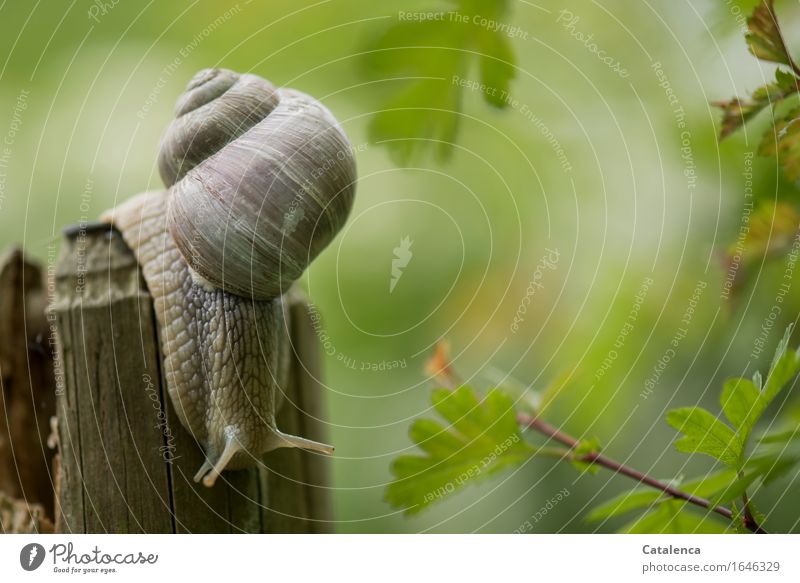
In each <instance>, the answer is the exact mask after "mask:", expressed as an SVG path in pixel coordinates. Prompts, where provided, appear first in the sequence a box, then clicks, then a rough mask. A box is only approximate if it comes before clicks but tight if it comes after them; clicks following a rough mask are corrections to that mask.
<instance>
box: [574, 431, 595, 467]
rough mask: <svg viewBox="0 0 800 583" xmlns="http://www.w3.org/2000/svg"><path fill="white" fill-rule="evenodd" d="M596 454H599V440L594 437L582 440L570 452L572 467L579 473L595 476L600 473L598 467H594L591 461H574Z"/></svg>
mask: <svg viewBox="0 0 800 583" xmlns="http://www.w3.org/2000/svg"><path fill="white" fill-rule="evenodd" d="M596 453H600V440H599V439H597V438H596V437H592V438H591V439H582V440H581V441H580V442H579V443H578V445H576V446H575V448H574V449H573V450H572V455H573V457H572V465H573V466H575V467H576V468H578V469H579V470H581V471H587V472H589V473H590V474H596V473H597V472H598V471H600V466H598V465H596V464H595V463H594V462H592V461H585V460H581V459H576V458H581V457H585V456H588V455H592V454H596Z"/></svg>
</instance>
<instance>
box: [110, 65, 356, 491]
mask: <svg viewBox="0 0 800 583" xmlns="http://www.w3.org/2000/svg"><path fill="white" fill-rule="evenodd" d="M176 111H177V114H178V117H177V119H176V120H175V121H174V122H173V124H172V125H171V126H170V128H169V129H168V131H167V134H166V136H165V138H164V141H163V144H162V150H161V155H160V157H159V168H160V171H161V174H162V177H163V179H164V181H165V183H166V184H167V186H168V187H169V190H164V191H153V192H146V193H142V194H140V195H137V196H135V197H133V198H132V199H130V200H128V201H126V202H125V203H123V204H122V205H120V206H118V207H117V208H115V209H114V210H113V211H111V212H109V213H107V214H106V215H105V217H104V218H105V219H106V220H108V221H110V222H112V223H113V224H114V225H115V226H116V227H117V229H118V230H119V231H120V232H121V233H122V235H123V238H124V239H125V241H126V243H127V244H128V245H129V246H130V247H131V249H132V250H133V252H134V254H135V255H136V257H137V260H138V262H139V264H140V266H141V269H142V273H143V275H144V279H145V281H146V283H147V286H148V289H149V291H150V294H151V296H152V297H153V304H154V309H155V314H156V321H157V324H158V329H159V336H160V343H161V352H162V359H163V364H164V376H165V380H166V385H167V392H168V394H169V396H170V399H171V401H172V403H173V405H174V408H175V411H176V413H177V415H178V418H179V419H180V421H181V424H182V425H183V426H184V427H185V428H186V429H187V430H188V431H189V432H190V433H191V434H192V435H193V436H194V437H195V439H196V440H197V441H198V443H199V444H200V445H201V446H202V447H203V449H204V451H205V454H206V463H205V464H203V466H202V467H201V468H200V469H199V471H198V472H197V475H196V476H195V481H199V480H201V479H202V480H203V483H204V484H205V485H207V486H211V485H213V484H214V482H215V480H216V479H217V478H218V477H219V475H220V473H221V472H222V470H224V469H237V468H244V467H248V466H250V465H254V464H255V463H258V461H259V460H260V457H261V455H262V454H263V453H266V452H268V451H271V450H273V449H277V448H280V447H299V448H304V449H309V450H314V451H319V452H322V453H326V454H331V453H332V452H333V447H331V446H329V445H325V444H322V443H318V442H315V441H311V440H307V439H304V438H302V437H296V436H291V435H286V434H284V433H282V432H281V431H280V430H279V429H278V428H277V427H276V422H275V415H276V411H277V409H278V407H279V406H280V404H281V400H282V397H281V396H282V391H283V388H285V387H286V386H287V383H288V382H289V370H290V369H291V367H290V358H291V355H290V353H291V351H292V341H291V338H290V337H289V332H288V330H289V329H290V326H289V324H290V322H289V319H290V315H291V314H290V309H289V304H290V303H291V302H292V301H293V298H294V297H295V296H294V290H290V287H291V285H292V283H293V282H294V280H295V279H296V278H297V277H299V276H300V275H301V274H302V272H303V271H304V269H305V268H306V267H307V265H308V264H309V263H310V261H312V260H313V258H314V257H316V255H317V254H318V253H319V252H320V251H321V250H322V249H323V248H324V247H325V246H327V245H328V243H330V241H331V240H332V239H333V237H335V235H336V233H337V231H338V230H339V229H340V228H341V226H342V225H343V224H344V222H345V221H346V218H347V215H348V213H349V211H350V207H351V206H352V201H353V195H354V181H355V164H354V161H353V156H352V149H351V148H350V147H349V142H348V141H347V138H346V136H345V135H344V133H343V131H342V130H341V128H340V127H339V125H338V123H337V122H336V120H335V119H334V118H333V116H332V115H331V113H330V112H329V111H328V110H327V109H325V108H324V107H323V106H322V105H321V104H318V103H317V102H315V101H314V100H313V99H312V98H310V97H308V96H305V95H303V94H300V93H298V92H294V91H291V90H281V89H275V88H274V87H272V85H270V84H269V83H268V82H267V81H265V80H263V79H261V78H259V77H256V76H253V75H238V74H236V73H233V72H232V71H226V70H216V69H215V70H206V71H201V72H200V73H198V75H196V76H195V78H194V79H193V80H192V81H191V82H190V83H189V85H188V87H187V90H186V92H185V93H184V95H182V96H181V98H180V99H179V101H178V105H177V108H176Z"/></svg>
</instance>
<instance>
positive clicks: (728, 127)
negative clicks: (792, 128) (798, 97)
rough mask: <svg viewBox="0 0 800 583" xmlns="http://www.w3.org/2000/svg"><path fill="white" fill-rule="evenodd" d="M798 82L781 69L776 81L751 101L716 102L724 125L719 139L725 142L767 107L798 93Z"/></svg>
mask: <svg viewBox="0 0 800 583" xmlns="http://www.w3.org/2000/svg"><path fill="white" fill-rule="evenodd" d="M797 91H798V80H797V77H795V76H794V75H793V74H792V73H788V72H786V71H783V70H781V69H776V71H775V81H774V82H773V83H768V84H766V85H763V86H762V87H759V88H758V89H756V90H755V91H753V93H752V94H751V96H750V99H749V100H742V99H739V98H738V97H734V98H733V99H731V100H729V101H716V102H713V105H715V106H717V107H719V108H720V109H721V110H722V125H721V128H720V132H719V139H720V140H723V139H725V138H726V137H728V136H729V135H730V134H732V133H733V132H735V131H736V130H737V129H739V128H740V127H742V126H743V125H744V124H745V123H747V122H748V121H750V120H751V119H752V118H754V117H755V116H756V115H758V114H759V113H761V111H763V110H764V108H766V107H767V106H770V105H775V104H777V103H780V102H781V101H783V100H784V99H786V98H787V97H789V96H790V95H793V94H794V93H797Z"/></svg>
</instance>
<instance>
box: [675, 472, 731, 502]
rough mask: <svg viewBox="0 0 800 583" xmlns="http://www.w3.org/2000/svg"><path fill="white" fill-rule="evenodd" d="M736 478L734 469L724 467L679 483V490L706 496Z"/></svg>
mask: <svg viewBox="0 0 800 583" xmlns="http://www.w3.org/2000/svg"><path fill="white" fill-rule="evenodd" d="M735 479H736V471H735V470H732V469H725V470H722V471H719V472H716V473H713V474H709V475H707V476H704V477H702V478H695V479H694V480H691V481H689V482H685V483H683V484H681V490H683V491H685V492H688V493H689V494H694V495H695V496H701V497H703V498H708V497H709V496H711V495H712V494H714V493H716V492H719V491H720V490H721V489H722V488H724V487H725V486H727V485H728V484H730V483H731V482H733V481H734V480H735Z"/></svg>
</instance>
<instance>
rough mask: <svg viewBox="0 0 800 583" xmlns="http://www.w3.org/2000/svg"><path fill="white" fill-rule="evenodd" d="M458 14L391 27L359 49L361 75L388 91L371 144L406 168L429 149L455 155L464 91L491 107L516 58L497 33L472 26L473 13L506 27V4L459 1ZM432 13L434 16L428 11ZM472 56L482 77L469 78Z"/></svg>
mask: <svg viewBox="0 0 800 583" xmlns="http://www.w3.org/2000/svg"><path fill="white" fill-rule="evenodd" d="M455 4H456V5H457V9H456V11H450V12H447V11H436V12H435V14H437V15H440V16H441V17H437V18H436V19H427V20H422V21H401V20H398V21H397V22H395V23H393V24H392V25H391V26H389V27H388V28H387V29H385V30H384V31H383V32H382V33H381V34H380V35H378V36H377V37H375V39H374V40H373V41H372V42H370V43H369V46H368V47H367V49H366V50H365V51H364V54H365V56H364V58H363V64H364V70H365V72H366V73H367V74H368V75H369V76H370V77H373V78H374V79H376V80H379V81H381V84H380V86H381V87H388V88H389V89H390V90H391V94H390V96H389V97H388V98H387V99H386V101H385V103H384V104H383V106H382V107H381V108H380V110H379V111H378V112H377V113H376V114H375V115H374V116H373V118H372V120H371V122H370V125H369V137H370V140H372V141H374V142H376V143H382V144H385V145H386V146H387V148H388V149H389V153H390V155H391V156H392V159H393V160H394V161H395V163H397V164H400V165H407V164H408V163H409V162H410V161H411V160H412V158H413V156H414V154H416V153H417V152H422V151H424V150H425V149H427V148H433V149H434V150H435V151H436V153H437V157H438V158H439V160H446V159H447V158H448V157H449V156H450V154H451V153H452V150H453V142H454V141H455V139H456V136H457V134H458V126H459V121H460V118H461V104H462V99H463V93H464V92H465V91H475V92H477V93H479V94H480V95H482V96H483V99H484V100H485V101H487V102H488V103H489V104H491V105H493V106H495V107H501V108H502V107H505V105H506V103H507V102H506V99H505V98H504V93H503V92H506V94H507V93H508V91H509V88H510V83H511V80H512V79H513V78H514V75H515V71H516V70H515V67H514V63H515V58H514V53H513V50H512V48H511V45H510V43H509V41H508V38H507V36H504V34H503V32H501V30H499V29H498V30H492V29H491V28H490V27H487V26H483V25H480V24H476V23H475V22H474V16H476V15H477V16H480V17H481V18H483V19H486V20H487V21H489V22H504V21H505V19H506V12H507V9H508V2H507V1H506V0H495V1H486V0H481V1H480V2H477V1H475V0H459V1H458V2H455ZM431 13H432V14H433V13H434V12H433V11H431ZM475 59H477V61H478V66H479V76H477V77H471V78H467V77H466V75H467V72H468V71H470V70H471V62H472V61H473V60H475Z"/></svg>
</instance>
